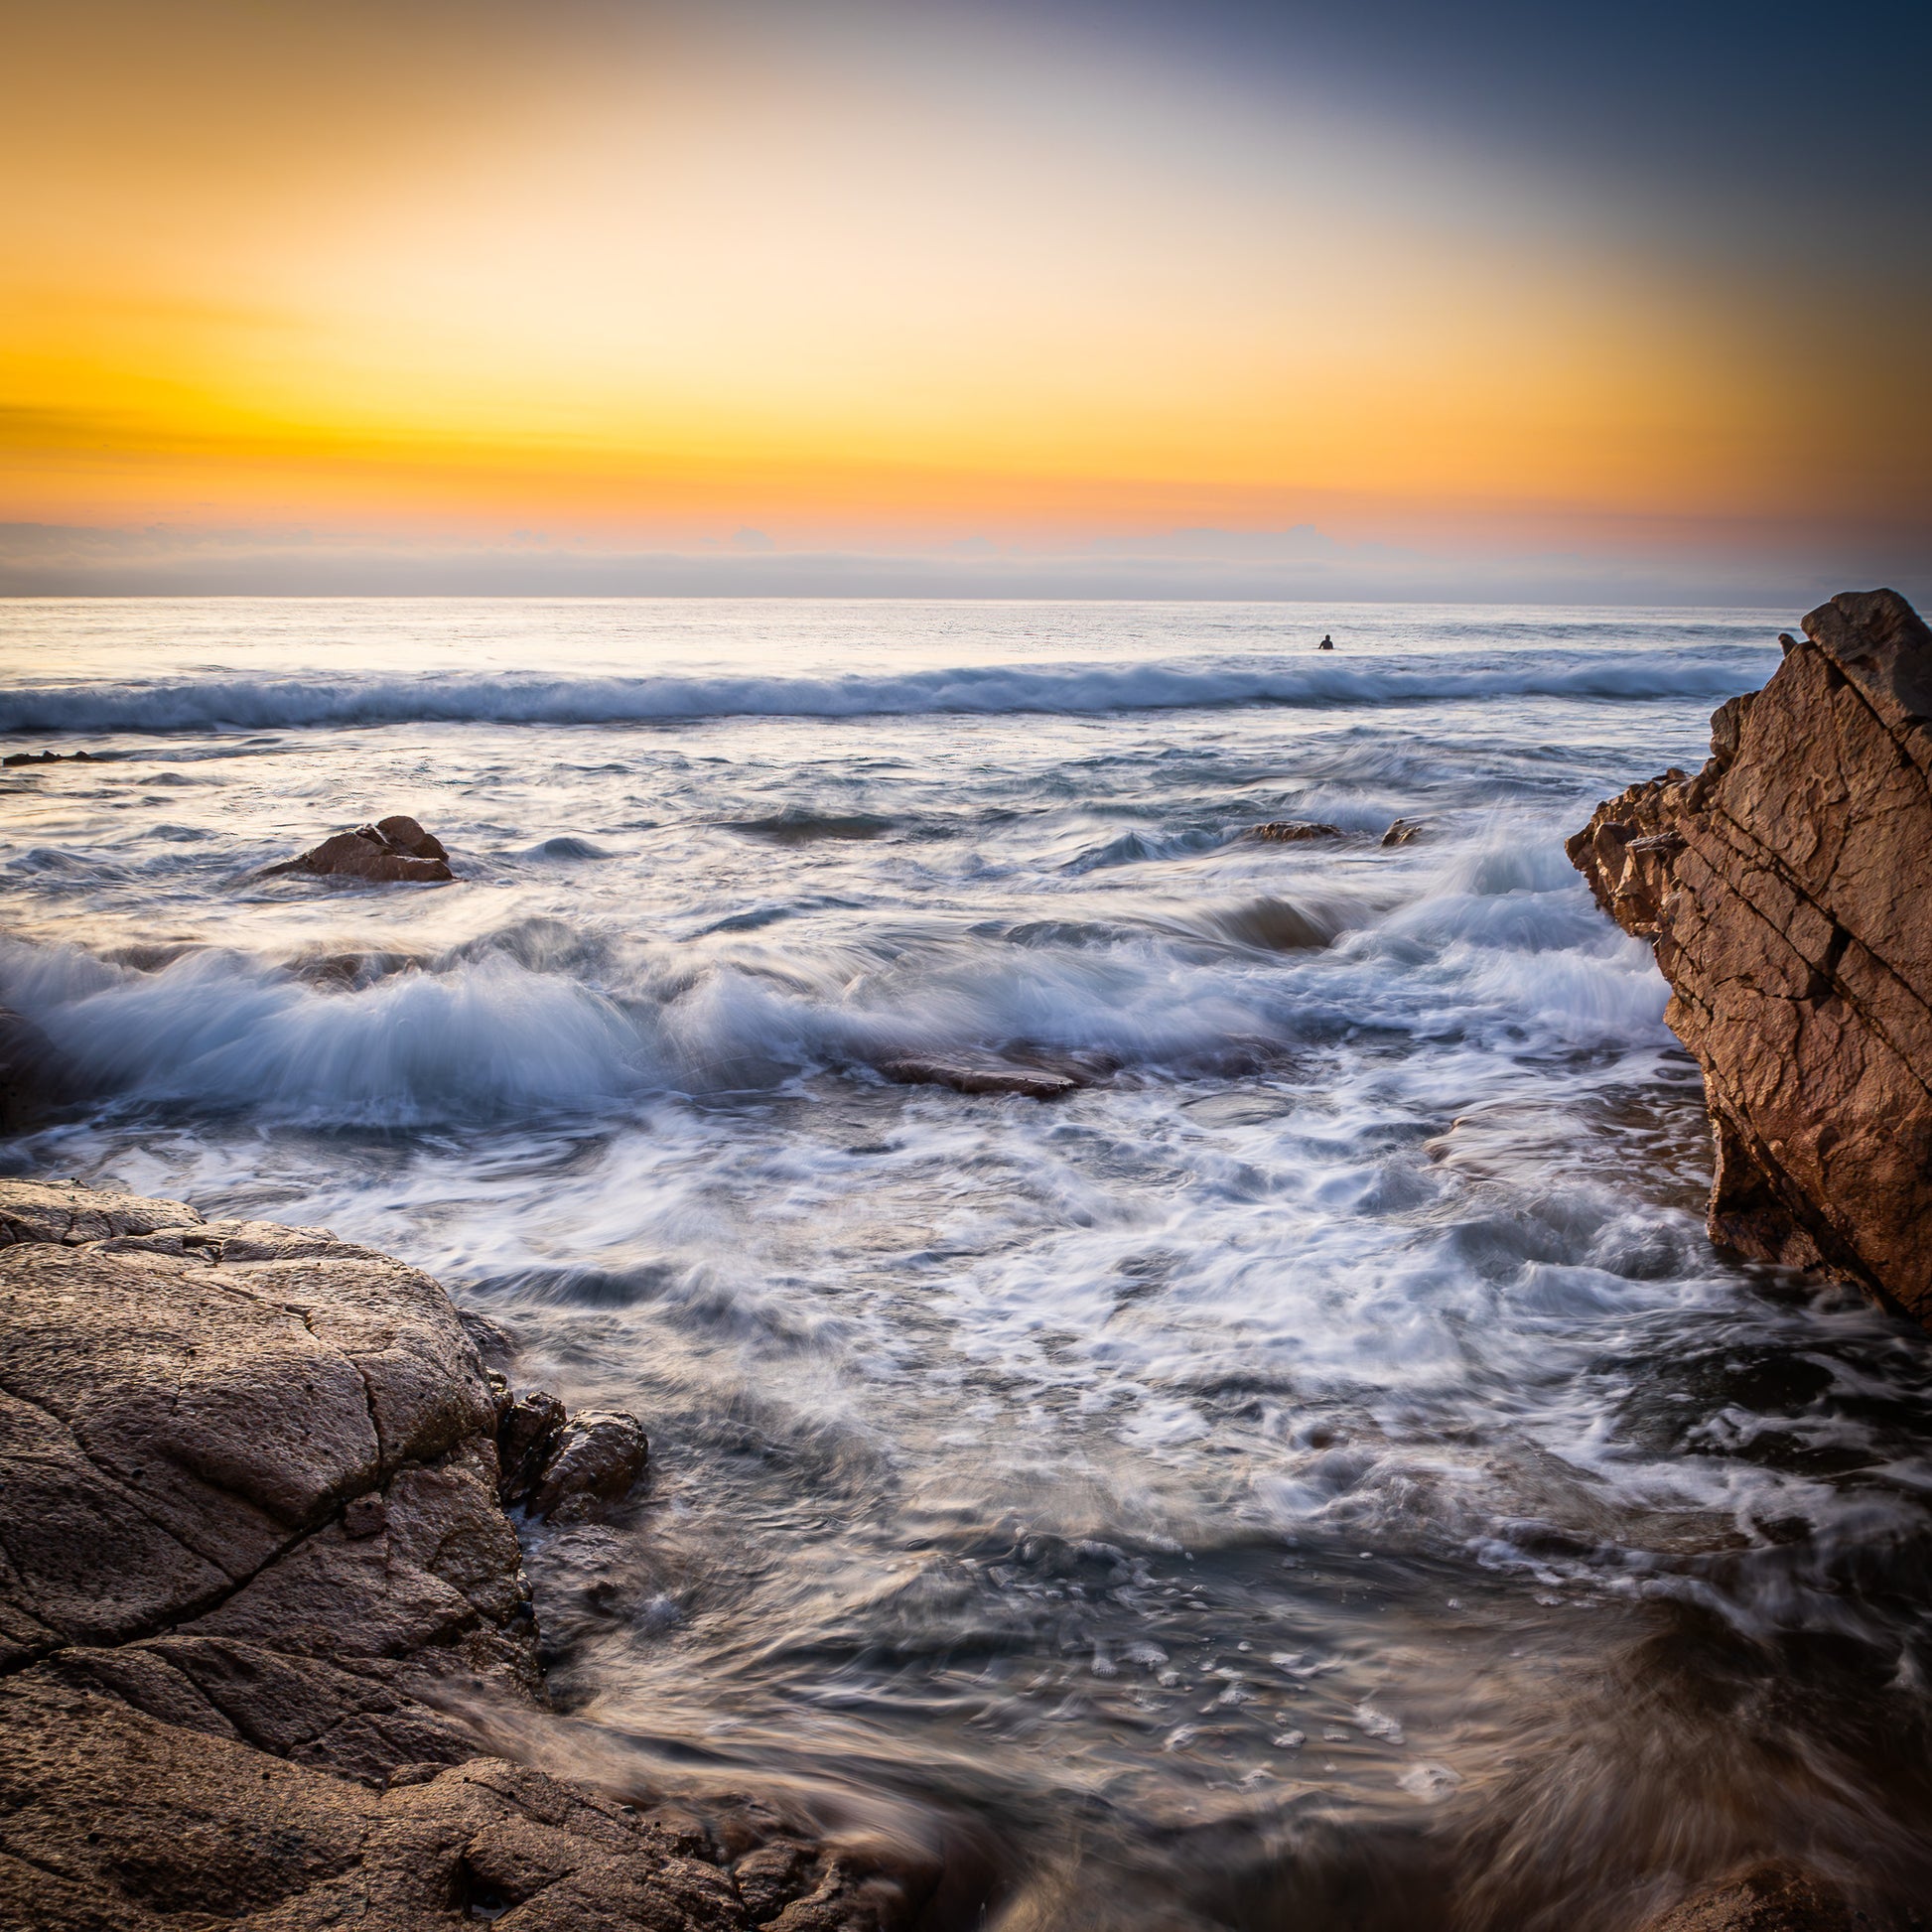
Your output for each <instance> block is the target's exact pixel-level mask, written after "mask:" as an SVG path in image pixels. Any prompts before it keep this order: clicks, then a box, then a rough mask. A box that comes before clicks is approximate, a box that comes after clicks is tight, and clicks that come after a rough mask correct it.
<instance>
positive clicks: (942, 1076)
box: [879, 1053, 1086, 1100]
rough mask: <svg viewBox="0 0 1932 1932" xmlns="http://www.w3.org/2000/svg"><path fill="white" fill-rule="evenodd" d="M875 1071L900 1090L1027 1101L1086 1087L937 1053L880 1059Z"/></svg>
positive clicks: (1056, 1076) (1027, 1069)
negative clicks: (1002, 1095)
mask: <svg viewBox="0 0 1932 1932" xmlns="http://www.w3.org/2000/svg"><path fill="white" fill-rule="evenodd" d="M879 1070H880V1072H881V1073H883V1074H884V1075H885V1076H886V1078H887V1079H889V1080H891V1081H892V1082H893V1083H894V1084H895V1085H897V1086H901V1087H920V1086H926V1087H950V1088H952V1090H953V1091H954V1092H955V1093H1018V1094H1024V1095H1025V1096H1026V1097H1027V1098H1028V1099H1030V1100H1058V1099H1059V1098H1061V1096H1062V1095H1065V1094H1069V1093H1072V1092H1074V1091H1075V1090H1076V1089H1078V1088H1080V1087H1082V1086H1084V1085H1086V1082H1085V1081H1083V1080H1076V1079H1075V1078H1074V1077H1073V1076H1072V1075H1071V1074H1070V1073H1049V1072H1047V1071H1045V1070H1044V1069H1043V1068H1040V1067H1035V1066H1018V1065H1016V1064H1014V1063H1013V1062H1012V1061H1011V1060H967V1059H959V1058H954V1057H952V1056H950V1055H947V1056H943V1057H942V1056H941V1055H939V1054H924V1053H920V1054H907V1055H905V1056H903V1057H901V1058H899V1059H893V1060H882V1061H881V1062H880V1065H879Z"/></svg>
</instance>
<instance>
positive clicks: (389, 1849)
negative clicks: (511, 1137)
mask: <svg viewBox="0 0 1932 1932" xmlns="http://www.w3.org/2000/svg"><path fill="white" fill-rule="evenodd" d="M500 1400H501V1398H500V1394H499V1390H498V1389H492V1387H491V1385H490V1381H489V1380H488V1378H487V1377H486V1376H485V1372H484V1369H483V1363H482V1360H481V1358H480V1356H479V1354H478V1351H477V1346H476V1344H475V1342H474V1341H473V1340H472V1338H471V1334H470V1332H469V1331H468V1330H467V1329H466V1326H465V1324H464V1323H463V1321H462V1320H460V1319H459V1317H458V1314H457V1311H456V1310H455V1309H454V1308H453V1307H452V1306H451V1304H450V1302H449V1300H448V1298H447V1297H446V1296H445V1295H444V1293H443V1291H442V1289H441V1288H440V1287H439V1286H438V1285H437V1284H436V1283H435V1282H434V1281H432V1280H431V1279H430V1278H429V1277H428V1276H426V1275H423V1274H420V1273H418V1272H417V1271H416V1270H414V1269H411V1268H407V1267H404V1266H403V1265H402V1264H401V1263H399V1262H396V1261H393V1260H391V1259H389V1258H388V1257H387V1256H384V1255H381V1254H377V1253H375V1252H373V1251H372V1250H369V1249H365V1248H357V1247H352V1246H349V1245H348V1244H346V1243H344V1242H339V1241H337V1240H336V1239H335V1238H334V1237H333V1236H331V1235H330V1234H329V1233H328V1232H327V1230H325V1229H321V1228H290V1227H279V1226H273V1225H270V1224H266V1223H259V1222H238V1221H205V1220H203V1219H202V1217H201V1216H200V1215H199V1214H197V1213H196V1211H195V1210H194V1209H193V1208H190V1207H186V1206H183V1205H181V1204H180V1203H179V1202H174V1201H156V1200H142V1199H136V1198H133V1197H131V1196H126V1195H119V1194H110V1193H101V1192H96V1191H93V1190H90V1189H86V1188H81V1187H77V1186H72V1185H47V1184H42V1183H37V1182H31V1181H19V1180H7V1181H0V1928H4V1929H5V1932H15V1929H16V1928H18V1929H19V1932H26V1929H27V1928H33V1929H34V1932H69V1928H71V1932H81V1929H82V1928H86V1932H102V1929H104V1928H122V1927H127V1928H155V1932H159V1928H161V1927H163V1926H166V1927H169V1928H173V1932H208V1929H211V1928H213V1927H214V1926H216V1925H221V1926H228V1927H234V1926H241V1927H249V1928H261V1929H262V1932H268V1929H269V1928H274V1929H275V1932H298V1929H301V1928H309V1927H321V1926H337V1925H356V1926H362V1927H366V1928H371V1932H374V1929H377V1928H397V1929H398V1932H400V1929H401V1928H416V1927H444V1926H454V1925H458V1924H465V1923H474V1922H476V1921H477V1920H479V1919H483V1918H487V1919H493V1920H497V1921H499V1922H500V1923H501V1924H502V1925H503V1926H504V1927H505V1928H506V1932H538V1929H539V1928H558V1932H561V1929H562V1928H571V1932H597V1929H599V1928H603V1927H607V1926H609V1927H617V1926H627V1927H647V1928H673V1927H675V1928H683V1929H686V1932H696V1929H697V1928H710V1927H733V1928H736V1927H742V1926H749V1925H753V1924H767V1923H768V1924H771V1925H775V1926H778V1927H781V1928H784V1932H820V1929H821V1928H824V1929H827V1932H829V1928H832V1927H846V1928H855V1932H856V1929H858V1928H865V1929H866V1932H874V1929H876V1928H882V1927H886V1926H891V1925H897V1924H900V1923H904V1922H906V1921H907V1920H908V1919H909V1917H910V1916H911V1913H912V1910H913V1908H914V1907H915V1906H916V1905H917V1903H918V1902H919V1899H920V1897H921V1896H922V1888H923V1889H925V1890H929V1889H930V1886H931V1884H932V1883H933V1882H934V1881H935V1874H933V1873H929V1872H926V1873H922V1872H920V1871H918V1870H916V1869H906V1868H900V1869H898V1870H897V1871H896V1872H891V1873H888V1872H886V1871H883V1870H881V1869H877V1868H869V1869H865V1870H860V1869H855V1868H853V1867H852V1866H851V1865H850V1864H849V1863H848V1862H847V1861H844V1860H841V1859H840V1858H837V1857H834V1856H829V1855H827V1854H826V1853H825V1852H824V1850H823V1848H822V1847H818V1846H815V1845H813V1844H810V1843H808V1842H805V1841H804V1840H803V1839H801V1838H800V1837H798V1836H796V1835H792V1836H786V1835H785V1828H784V1827H782V1825H781V1823H780V1821H778V1820H777V1819H776V1817H775V1815H773V1814H763V1815H762V1817H761V1819H760V1818H756V1817H755V1814H756V1813H758V1812H759V1808H757V1807H750V1808H748V1807H746V1806H744V1805H743V1804H740V1805H739V1806H738V1807H737V1808H736V1813H735V1817H736V1822H735V1823H727V1824H720V1823H718V1822H716V1821H713V1822H711V1823H705V1822H702V1821H695V1820H693V1818H692V1817H691V1816H689V1815H688V1814H686V1813H682V1812H680V1813H675V1814H673V1813H667V1812H662V1811H653V1810H649V1809H645V1810H643V1811H639V1810H637V1809H636V1808H634V1807H632V1806H629V1805H625V1804H620V1803H616V1802H613V1801H611V1800H609V1799H608V1798H606V1797H603V1796H599V1795H597V1794H595V1793H593V1792H592V1791H590V1790H588V1789H586V1788H583V1787H581V1786H577V1785H573V1784H571V1783H569V1782H566V1781H564V1780H562V1779H558V1778H555V1777H551V1776H548V1775H546V1774H544V1773H543V1772H540V1771H536V1770H533V1769H530V1768H528V1767H526V1766H521V1765H517V1764H514V1763H510V1762H508V1761H506V1760H504V1759H502V1758H499V1757H493V1756H489V1755H485V1754H483V1750H482V1747H481V1746H480V1743H479V1737H478V1732H477V1730H476V1729H475V1728H473V1727H472V1725H471V1724H470V1723H469V1722H468V1721H467V1720H466V1718H465V1717H464V1716H463V1713H464V1712H465V1711H475V1710H478V1709H481V1708H485V1707H487V1706H489V1705H492V1704H493V1705H496V1706H498V1707H502V1706H507V1707H511V1708H512V1709H521V1710H522V1711H524V1712H525V1713H530V1712H532V1711H534V1710H535V1709H536V1708H538V1707H540V1706H541V1704H542V1700H543V1693H542V1686H541V1681H540V1676H539V1667H538V1662H537V1644H536V1636H537V1631H536V1623H535V1619H534V1616H533V1615H532V1612H531V1605H530V1591H529V1587H528V1585H527V1583H526V1582H525V1579H524V1574H523V1568H522V1561H521V1555H520V1552H519V1549H518V1545H517V1541H516V1536H515V1533H514V1531H513V1530H512V1528H511V1525H510V1523H509V1520H508V1518H507V1517H506V1516H505V1515H504V1513H503V1509H502V1506H501V1503H500V1502H499V1500H498V1482H499V1467H498V1457H497V1425H498V1410H499V1403H500ZM552 1406H553V1407H555V1406H557V1405H554V1399H552ZM560 1413H561V1411H560V1408H559V1414H560ZM545 1419H546V1420H548V1421H554V1420H555V1419H554V1418H552V1417H550V1415H549V1412H548V1410H546V1411H545ZM618 1420H620V1421H623V1422H628V1419H627V1418H621V1419H618ZM611 1421H612V1419H610V1418H598V1419H594V1420H593V1423H592V1426H591V1429H590V1431H589V1432H588V1433H589V1434H590V1435H593V1436H594V1435H596V1434H597V1431H598V1427H599V1425H600V1424H602V1425H609V1424H610V1423H611ZM630 1428H631V1429H632V1430H634V1429H635V1425H634V1423H633V1424H630ZM580 1433H581V1432H580ZM620 1433H621V1432H620ZM605 1434H607V1435H608V1434H610V1430H609V1428H608V1427H606V1429H605ZM636 1441H637V1445H639V1446H641V1442H642V1437H641V1432H639V1433H638V1435H637V1439H636ZM637 1454H638V1457H639V1459H641V1448H640V1447H639V1448H638V1449H637ZM593 1459H594V1460H596V1458H593ZM619 1459H620V1460H621V1459H622V1458H621V1457H620V1458H619ZM597 1473H598V1474H599V1477H600V1479H601V1480H602V1482H603V1485H604V1489H605V1493H607V1494H608V1493H611V1492H612V1489H613V1487H614V1485H615V1482H616V1477H615V1475H613V1474H612V1473H611V1469H610V1466H609V1464H608V1458H606V1459H605V1460H600V1461H598V1469H597ZM632 1473H634V1469H633V1470H632ZM748 1819H752V1820H753V1821H754V1822H753V1823H751V1824H748V1823H747V1822H746V1821H747V1820H748ZM741 1865H742V1866H743V1867H744V1869H745V1886H744V1888H743V1889H741V1886H740V1882H739V1879H738V1877H737V1876H736V1875H735V1870H734V1867H735V1866H741ZM774 1873H776V1874H781V1876H780V1877H778V1878H774Z"/></svg>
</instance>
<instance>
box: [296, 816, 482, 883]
mask: <svg viewBox="0 0 1932 1932" xmlns="http://www.w3.org/2000/svg"><path fill="white" fill-rule="evenodd" d="M290 872H308V873H316V874H318V875H320V876H322V877H326V878H342V879H370V880H379V881H384V882H390V881H413V882H414V883H416V884H418V885H439V884H441V883H442V882H443V881H445V880H449V879H454V878H455V877H456V875H455V874H454V873H453V872H451V870H450V855H449V853H448V852H446V851H445V850H444V848H443V842H442V840H440V839H439V838H437V837H436V836H435V835H434V834H433V833H430V832H425V831H424V830H423V828H422V826H421V825H419V824H418V823H417V822H416V820H415V819H413V818H409V817H407V816H405V815H404V814H402V813H400V812H398V813H396V814H395V815H393V816H392V817H389V818H382V819H377V820H376V822H375V823H374V824H373V825H361V826H357V827H356V829H355V830H354V831H352V832H338V833H336V834H335V836H334V837H333V838H327V839H324V840H323V842H322V843H321V844H320V845H317V846H311V847H310V848H309V850H308V851H307V852H305V853H303V854H302V855H301V856H300V857H299V858H295V859H289V860H286V861H284V863H283V864H281V865H279V866H269V867H268V868H267V869H266V870H265V871H264V872H263V874H262V877H263V878H265V879H268V878H274V877H276V876H277V875H279V874H282V873H290Z"/></svg>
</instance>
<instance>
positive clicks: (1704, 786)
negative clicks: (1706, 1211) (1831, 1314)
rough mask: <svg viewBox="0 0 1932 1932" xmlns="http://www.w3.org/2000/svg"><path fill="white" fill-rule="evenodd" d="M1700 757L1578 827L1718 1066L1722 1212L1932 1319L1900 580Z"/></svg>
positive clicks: (1598, 889) (1910, 692)
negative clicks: (1691, 768) (1696, 767)
mask: <svg viewBox="0 0 1932 1932" xmlns="http://www.w3.org/2000/svg"><path fill="white" fill-rule="evenodd" d="M1804 629H1805V633H1806V634H1805V636H1804V637H1803V638H1802V639H1793V638H1790V637H1786V638H1784V639H1782V641H1783V643H1784V646H1785V658H1784V661H1783V663H1782V664H1780V665H1779V667H1778V669H1777V671H1776V673H1775V674H1774V675H1773V676H1772V678H1771V680H1770V682H1769V683H1768V684H1767V685H1766V686H1765V687H1764V689H1763V690H1762V691H1760V692H1757V693H1755V694H1752V695H1750V696H1747V697H1743V698H1733V699H1731V700H1730V701H1729V702H1728V703H1726V704H1725V705H1724V706H1722V707H1720V709H1719V710H1718V712H1717V713H1716V714H1715V716H1714V717H1713V719H1712V755H1711V759H1710V761H1709V762H1708V763H1707V764H1706V765H1705V767H1704V768H1703V770H1701V771H1700V772H1698V773H1697V774H1696V775H1695V776H1694V777H1693V776H1687V775H1686V774H1685V773H1684V772H1682V771H1676V770H1673V771H1669V772H1666V773H1665V774H1664V775H1663V776H1662V777H1659V778H1654V779H1651V780H1650V781H1649V782H1648V783H1647V784H1641V785H1632V786H1631V787H1630V788H1629V789H1628V790H1627V791H1625V792H1623V793H1621V794H1619V795H1618V796H1617V797H1616V798H1613V799H1609V800H1607V801H1605V802H1604V803H1603V804H1601V805H1599V806H1598V807H1597V808H1596V810H1595V812H1594V813H1593V814H1592V815H1591V817H1590V820H1589V823H1588V824H1587V826H1586V827H1585V828H1584V829H1583V831H1581V832H1579V833H1578V834H1577V835H1576V836H1575V837H1574V838H1572V839H1571V840H1570V841H1569V842H1568V845H1567V848H1566V849H1567V850H1568V852H1569V854H1570V857H1571V860H1572V862H1573V863H1574V864H1575V865H1576V866H1577V868H1578V869H1579V870H1580V871H1581V872H1582V873H1583V874H1584V876H1585V877H1586V878H1587V880H1588V882H1589V885H1590V890H1591V891H1592V893H1594V895H1595V897H1596V899H1597V902H1598V903H1599V904H1600V905H1601V906H1602V907H1603V908H1604V909H1605V910H1606V911H1607V912H1609V913H1610V915H1611V916H1612V917H1613V918H1615V919H1616V921H1617V922H1618V924H1620V925H1621V926H1622V927H1623V928H1624V930H1625V931H1627V932H1631V933H1635V934H1637V935H1638V936H1639V937H1642V938H1646V939H1651V940H1653V941H1654V943H1655V945H1656V949H1657V963H1658V965H1659V966H1660V967H1661V968H1662V970H1663V972H1664V975H1665V977H1666V978H1667V979H1668V980H1669V981H1670V983H1671V989H1672V997H1671V1002H1670V1006H1669V1009H1668V1012H1667V1015H1666V1018H1667V1019H1668V1021H1669V1023H1670V1026H1671V1029H1672V1031H1673V1032H1675V1033H1676V1035H1677V1036H1678V1037H1679V1038H1680V1039H1681V1040H1682V1041H1683V1042H1684V1044H1685V1046H1686V1047H1688V1048H1689V1049H1690V1051H1691V1052H1692V1053H1693V1054H1694V1055H1695V1056H1696V1058H1697V1060H1698V1062H1699V1064H1700V1065H1701V1066H1702V1068H1703V1070H1704V1080H1705V1096H1706V1101H1707V1104H1708V1106H1709V1108H1710V1113H1711V1120H1712V1125H1713V1129H1714V1133H1715V1136H1716V1141H1717V1170H1716V1176H1715V1179H1714V1182H1713V1186H1712V1194H1711V1205H1710V1229H1711V1234H1712V1237H1713V1239H1714V1240H1716V1241H1719V1242H1721V1243H1723V1244H1724V1245H1725V1246H1727V1247H1730V1248H1733V1249H1735V1250H1737V1251H1738V1252H1740V1253H1742V1254H1744V1255H1747V1256H1751V1257H1753V1258H1756V1259H1760V1260H1766V1261H1774V1262H1780V1263H1783V1264H1786V1265H1788V1266H1793V1267H1801V1268H1819V1269H1823V1270H1825V1271H1827V1272H1829V1273H1832V1274H1834V1275H1837V1276H1839V1277H1841V1278H1843V1279H1846V1280H1849V1281H1852V1282H1855V1283H1858V1284H1860V1285H1861V1286H1863V1287H1864V1288H1866V1289H1867V1290H1871V1291H1874V1292H1876V1293H1877V1294H1879V1295H1881V1296H1883V1297H1885V1298H1887V1299H1889V1300H1890V1301H1892V1302H1894V1303H1896V1304H1897V1305H1898V1306H1899V1307H1901V1308H1903V1309H1904V1310H1905V1311H1907V1312H1909V1313H1911V1314H1914V1315H1916V1316H1917V1317H1918V1318H1919V1319H1920V1320H1921V1321H1925V1322H1927V1323H1928V1325H1932V722H1928V721H1932V632H1929V631H1928V630H1927V628H1926V626H1925V625H1924V623H1923V622H1921V621H1920V620H1919V618H1918V616H1917V614H1916V613H1915V612H1913V610H1912V609H1911V607H1910V606H1909V605H1908V604H1907V603H1906V602H1905V600H1904V599H1903V598H1901V597H1900V596H1898V594H1897V593H1896V592H1893V591H1871V592H1864V593H1847V594H1845V595H1842V596H1839V597H1836V598H1834V599H1833V600H1832V601H1831V602H1830V603H1829V604H1826V605H1824V606H1821V607H1820V608H1819V609H1818V610H1816V611H1814V612H1812V613H1811V614H1810V616H1809V617H1807V618H1806V619H1805V621H1804Z"/></svg>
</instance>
